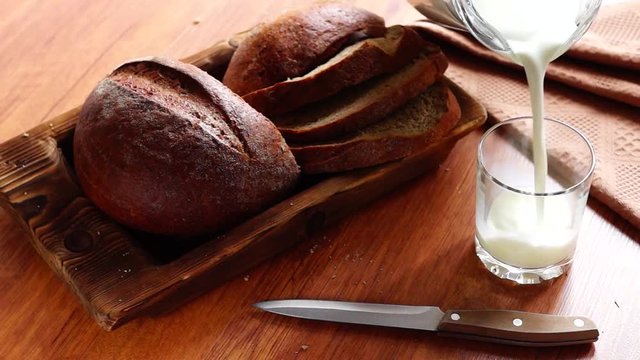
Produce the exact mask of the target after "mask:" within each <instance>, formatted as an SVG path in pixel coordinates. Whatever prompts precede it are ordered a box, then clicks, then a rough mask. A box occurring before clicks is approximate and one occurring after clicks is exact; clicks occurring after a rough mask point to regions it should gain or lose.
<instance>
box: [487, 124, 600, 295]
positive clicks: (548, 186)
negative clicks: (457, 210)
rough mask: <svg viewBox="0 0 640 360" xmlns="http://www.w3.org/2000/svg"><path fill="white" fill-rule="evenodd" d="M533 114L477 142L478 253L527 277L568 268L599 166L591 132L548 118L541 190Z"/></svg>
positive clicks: (503, 271) (525, 280) (507, 273)
mask: <svg viewBox="0 0 640 360" xmlns="http://www.w3.org/2000/svg"><path fill="white" fill-rule="evenodd" d="M531 121H532V120H531V117H520V118H515V119H510V120H507V121H504V122H501V123H498V124H497V125H495V126H493V127H492V128H491V129H489V130H488V131H487V132H486V133H485V135H484V136H483V137H482V140H481V141H480V145H479V147H478V169H477V190H476V193H477V201H476V254H477V255H478V257H479V258H480V260H481V261H482V263H483V264H484V265H485V266H486V268H487V269H488V270H490V271H491V272H492V273H493V274H494V275H496V276H499V277H501V278H504V279H509V280H512V281H515V282H518V283H521V284H535V283H540V282H542V281H544V280H548V279H552V278H555V277H557V276H560V275H561V274H563V273H565V272H566V271H567V270H568V267H569V265H570V263H571V261H572V259H573V254H574V252H575V249H576V244H577V240H578V233H579V230H580V224H581V221H582V215H583V213H584V210H585V207H586V203H587V197H588V195H589V188H590V185H591V176H592V174H593V170H594V168H595V156H594V151H593V148H592V146H591V144H590V143H589V141H588V140H587V138H586V137H585V136H584V135H582V134H581V133H580V132H579V131H578V130H576V129H575V128H573V127H571V126H570V125H568V124H565V123H563V122H560V121H556V120H552V119H544V132H545V133H544V135H545V139H546V147H547V153H548V154H549V158H548V163H547V172H546V178H545V179H544V180H545V184H544V192H539V191H536V188H539V185H540V184H536V182H539V179H536V178H535V177H534V173H535V165H534V144H533V142H532V138H533V135H534V129H533V128H532V127H531ZM536 185H538V186H536Z"/></svg>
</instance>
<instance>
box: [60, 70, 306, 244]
mask: <svg viewBox="0 0 640 360" xmlns="http://www.w3.org/2000/svg"><path fill="white" fill-rule="evenodd" d="M73 150H74V161H75V168H76V172H77V175H78V179H79V181H80V184H81V186H82V188H83V190H84V192H85V194H86V195H87V197H89V198H90V199H91V200H92V201H93V202H94V203H95V204H96V205H97V206H98V207H99V208H100V209H102V210H103V211H104V212H105V213H106V214H108V215H109V216H111V217H112V218H114V219H115V220H116V221H118V222H120V223H122V224H125V225H127V226H130V227H133V228H136V229H140V230H143V231H147V232H151V233H157V234H165V235H185V236H189V235H198V234H202V233H207V232H215V231H218V230H222V229H224V228H228V227H230V226H232V225H234V224H237V223H239V222H240V221H242V220H244V219H246V218H247V217H249V216H251V215H253V214H255V213H257V212H259V211H261V210H263V209H265V208H266V207H268V206H269V205H271V204H273V203H274V202H276V201H278V200H280V199H282V198H283V197H284V196H286V194H287V193H288V192H289V191H290V190H291V189H292V187H294V186H295V183H296V180H297V179H298V176H299V168H298V165H297V164H296V162H295V160H294V158H293V155H292V154H291V151H290V150H289V147H288V146H287V144H286V143H285V142H284V140H283V138H282V136H281V135H280V133H279V132H278V130H277V129H276V128H275V126H274V125H273V124H271V122H270V121H269V120H268V119H267V118H265V117H264V116H263V115H261V114H260V113H258V112H257V111H255V110H254V109H253V108H251V107H250V106H249V105H248V104H247V103H246V102H244V101H243V100H242V98H240V97H238V96H237V95H235V94H234V93H232V92H231V91H230V90H229V89H227V88H226V87H225V86H223V85H222V84H221V83H220V82H219V81H217V80H216V79H214V78H212V77H210V76H209V75H207V74H206V73H205V72H203V71H201V70H200V69H198V68H196V67H194V66H191V65H187V64H184V63H181V62H178V61H174V60H170V59H165V58H148V59H141V60H135V61H131V62H128V63H125V64H124V65H122V66H120V67H119V68H118V69H116V70H115V71H114V72H113V73H111V74H110V75H109V76H108V77H107V78H105V79H104V80H102V81H101V82H100V83H99V84H98V86H97V87H96V88H95V89H94V90H93V92H92V93H91V94H90V95H89V98H88V99H87V101H86V102H85V104H84V107H83V108H82V112H81V114H80V119H79V121H78V124H77V126H76V130H75V136H74V148H73Z"/></svg>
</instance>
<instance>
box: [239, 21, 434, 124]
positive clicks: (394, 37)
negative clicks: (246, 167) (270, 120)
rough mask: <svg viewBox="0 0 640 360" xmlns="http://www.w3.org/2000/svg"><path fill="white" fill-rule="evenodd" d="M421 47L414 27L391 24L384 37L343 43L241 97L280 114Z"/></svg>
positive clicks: (394, 65)
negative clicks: (308, 67) (306, 67)
mask: <svg viewBox="0 0 640 360" xmlns="http://www.w3.org/2000/svg"><path fill="white" fill-rule="evenodd" d="M425 47H427V43H426V42H425V41H424V40H423V39H422V38H421V37H420V35H418V34H417V33H416V32H415V31H414V30H412V29H410V28H405V27H404V26H400V25H396V26H392V27H390V28H389V29H388V30H387V33H386V34H385V36H384V37H380V38H371V39H366V40H362V41H360V42H357V43H356V44H354V45H351V46H349V47H346V48H345V49H343V50H342V51H341V52H339V53H338V54H337V55H336V56H334V57H333V58H331V59H329V61H327V62H326V63H324V64H322V65H320V66H318V67H317V68H315V69H313V70H312V71H311V72H309V73H307V74H305V75H303V76H300V77H297V78H293V79H289V80H286V81H282V82H279V83H276V84H274V85H272V86H269V87H267V88H263V89H259V90H256V91H254V92H251V93H249V94H247V95H244V96H243V97H242V98H243V99H244V100H245V101H246V102H248V103H249V105H251V106H253V108H254V109H256V110H258V111H260V112H261V113H263V114H264V115H266V116H273V115H279V114H284V113H287V112H290V111H292V110H295V109H297V108H299V107H301V106H303V105H306V104H309V103H312V102H315V101H318V100H321V99H324V98H327V97H329V96H331V95H334V94H335V93H337V92H338V91H340V90H342V89H344V88H346V87H349V86H353V85H357V84H360V83H362V82H364V81H365V80H368V79H371V78H373V77H375V76H377V75H380V74H385V73H391V72H395V71H398V70H400V69H401V68H402V67H404V66H405V65H407V64H408V63H409V62H411V60H413V59H414V58H416V57H417V56H418V55H419V54H420V53H421V52H422V51H423V50H424V49H425Z"/></svg>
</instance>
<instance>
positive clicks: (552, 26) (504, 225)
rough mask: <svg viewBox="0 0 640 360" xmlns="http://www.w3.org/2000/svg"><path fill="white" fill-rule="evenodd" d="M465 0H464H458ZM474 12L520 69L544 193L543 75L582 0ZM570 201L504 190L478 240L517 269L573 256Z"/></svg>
mask: <svg viewBox="0 0 640 360" xmlns="http://www.w3.org/2000/svg"><path fill="white" fill-rule="evenodd" d="M463 1H464V0H463ZM471 2H472V3H473V6H474V8H475V11H476V12H477V13H478V15H479V16H480V17H481V18H482V20H483V21H484V22H485V23H487V24H488V26H489V27H490V28H493V29H491V30H492V31H495V32H497V33H498V34H499V35H501V36H502V38H503V39H504V40H505V41H506V43H507V44H508V47H509V48H510V50H511V51H510V52H508V53H506V55H507V56H509V57H510V58H511V60H513V61H514V62H516V63H518V64H520V65H522V66H523V67H524V70H525V73H526V76H527V82H528V85H529V92H530V98H531V109H532V117H533V124H532V126H533V139H532V148H533V162H534V177H535V179H534V180H535V181H534V189H531V190H532V191H533V192H535V193H544V192H545V183H546V179H547V151H546V146H545V136H544V122H543V118H544V86H543V84H544V75H545V71H546V68H547V66H548V64H549V63H550V62H551V61H553V60H554V59H556V58H557V57H559V56H560V55H562V54H563V53H564V52H565V51H566V50H567V49H568V48H569V46H570V45H571V42H572V40H573V39H572V36H573V35H574V33H576V31H577V30H578V22H577V19H578V17H579V16H580V15H581V11H582V10H584V9H583V8H582V5H583V4H582V3H583V1H582V0H561V1H557V0H472V1H471ZM570 219H571V208H570V204H568V203H566V202H565V201H562V199H554V198H547V199H544V198H543V197H537V198H536V197H533V196H530V195H523V194H518V193H515V192H511V191H504V192H502V193H501V194H499V195H498V196H497V197H496V198H495V199H494V200H493V203H492V204H491V207H490V210H489V214H488V217H487V219H486V226H485V228H484V229H479V231H478V232H479V233H478V240H479V241H480V243H481V245H482V247H483V248H484V249H485V250H486V251H488V252H489V253H490V254H491V255H492V256H493V257H494V258H496V259H498V260H500V261H502V262H504V263H506V264H509V265H513V266H517V267H521V268H542V267H545V266H549V265H553V264H556V263H559V262H561V261H563V260H564V259H566V258H568V257H570V256H571V254H573V251H574V250H575V246H576V241H577V235H578V234H577V232H576V231H575V230H572V226H571V223H570V222H571V220H570Z"/></svg>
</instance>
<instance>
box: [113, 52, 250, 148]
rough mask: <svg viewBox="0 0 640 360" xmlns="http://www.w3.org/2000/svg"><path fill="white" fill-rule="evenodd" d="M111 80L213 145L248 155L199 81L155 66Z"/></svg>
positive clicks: (123, 70)
mask: <svg viewBox="0 0 640 360" xmlns="http://www.w3.org/2000/svg"><path fill="white" fill-rule="evenodd" d="M109 79H110V80H111V81H114V82H116V83H117V84H119V85H120V86H122V87H124V88H126V89H128V90H130V91H132V92H134V93H136V94H138V95H140V96H141V97H143V98H145V99H147V100H149V101H151V102H154V103H156V104H158V105H160V106H162V107H163V108H165V109H167V110H168V111H170V112H171V113H173V114H175V115H177V116H178V117H180V118H182V119H184V120H186V121H188V122H189V124H190V125H191V128H192V129H197V130H201V131H202V133H203V134H205V135H206V136H207V137H208V138H210V139H212V140H213V141H215V142H218V143H220V144H224V145H226V146H229V147H230V148H232V149H234V150H236V151H238V152H240V153H243V154H246V149H245V144H244V142H243V140H244V139H243V138H242V134H239V133H237V132H236V131H235V130H236V129H235V128H234V124H229V122H230V119H229V118H228V115H227V114H226V113H225V111H224V110H223V109H220V108H218V107H217V106H216V104H215V103H214V102H213V101H212V99H211V96H210V95H209V94H208V93H207V91H206V90H205V89H204V88H203V86H202V85H201V84H199V83H198V81H197V80H195V79H193V78H191V77H189V76H187V75H185V74H182V73H181V72H179V71H176V70H174V69H172V68H170V67H167V66H163V65H160V64H155V63H153V62H138V63H130V64H126V65H124V66H122V67H120V68H118V69H117V70H116V71H114V72H113V73H112V74H111V75H110V76H109Z"/></svg>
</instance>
